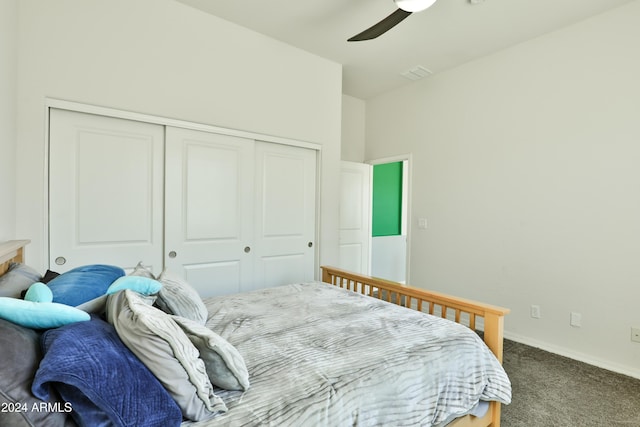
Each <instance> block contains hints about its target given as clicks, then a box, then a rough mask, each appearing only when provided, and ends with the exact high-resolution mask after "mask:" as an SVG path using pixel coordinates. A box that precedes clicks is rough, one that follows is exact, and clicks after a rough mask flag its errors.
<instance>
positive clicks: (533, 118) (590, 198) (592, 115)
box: [366, 1, 640, 377]
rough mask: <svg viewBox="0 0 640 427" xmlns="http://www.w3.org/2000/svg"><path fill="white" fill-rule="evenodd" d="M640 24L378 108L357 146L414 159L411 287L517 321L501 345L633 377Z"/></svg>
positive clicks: (631, 15) (473, 67)
mask: <svg viewBox="0 0 640 427" xmlns="http://www.w3.org/2000/svg"><path fill="white" fill-rule="evenodd" d="M639 21H640V1H635V2H632V3H629V4H627V5H625V6H622V7H620V8H619V9H615V10H613V11H610V12H608V13H605V14H603V15H600V16H598V17H595V18H592V19H590V20H587V21H584V22H582V23H579V24H577V25H575V26H572V27H569V28H566V29H563V30H561V31H557V32H554V33H551V34H548V35H546V36H543V37H539V38H537V39H534V40H531V41H529V42H526V43H523V44H521V45H518V46H516V47H513V48H511V49H508V50H505V51H502V52H500V53H497V54H495V55H492V56H490V57H486V58H484V59H480V60H478V61H475V62H472V63H468V64H466V65H464V66H461V67H458V68H457V69H454V70H451V71H449V72H446V73H442V74H440V75H434V76H432V77H430V78H429V79H427V80H423V81H421V82H417V83H415V84H412V85H410V86H407V87H405V88H403V89H400V90H397V91H395V92H391V93H388V94H384V95H382V96H380V97H378V98H376V99H373V100H371V101H370V102H368V103H367V145H366V157H367V158H368V159H375V158H380V157H386V156H393V155H397V154H400V153H412V154H413V166H414V168H413V182H412V217H413V218H420V217H424V218H427V219H428V229H426V230H419V229H418V228H417V227H416V224H414V227H413V228H412V229H413V230H414V231H413V233H412V236H411V240H410V241H411V251H410V253H411V282H412V284H413V285H415V286H421V287H428V288H432V289H437V290H440V291H446V292H449V293H452V294H458V295H461V296H466V297H469V298H475V299H480V300H483V301H486V302H490V303H494V304H498V305H502V306H506V307H510V308H511V310H512V312H511V314H510V315H509V316H508V317H507V319H506V331H507V336H509V337H511V338H514V339H518V340H520V341H524V342H528V343H530V344H534V345H539V346H541V347H543V348H547V349H550V350H553V351H556V352H559V353H562V354H565V355H569V356H571V357H575V358H579V359H582V360H586V361H588V362H590V363H594V364H599V365H601V366H604V367H608V368H610V369H614V370H618V371H620V372H624V373H627V374H630V375H634V376H637V377H640V368H639V367H638V366H639V365H638V361H639V360H640V344H637V343H632V342H631V341H630V327H631V326H640V309H639V308H638V301H640V268H638V265H639V260H640V120H639V117H640V104H639V101H638V100H640V84H638V76H640V55H638V40H640V26H639V25H638V22H639ZM391 142H392V143H391ZM532 304H537V305H539V306H540V307H541V313H542V318H540V319H532V318H531V317H530V315H529V308H530V305H532ZM571 311H575V312H579V313H581V314H582V327H581V328H575V327H571V326H570V325H569V316H570V312H571Z"/></svg>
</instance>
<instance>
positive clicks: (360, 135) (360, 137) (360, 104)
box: [341, 95, 366, 163]
mask: <svg viewBox="0 0 640 427" xmlns="http://www.w3.org/2000/svg"><path fill="white" fill-rule="evenodd" d="M365 118H366V103H365V102H364V101H363V100H362V99H359V98H354V97H353V96H349V95H342V150H341V152H342V154H341V158H342V160H348V161H350V162H359V163H362V162H364V146H365Z"/></svg>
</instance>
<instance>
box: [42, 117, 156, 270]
mask: <svg viewBox="0 0 640 427" xmlns="http://www.w3.org/2000/svg"><path fill="white" fill-rule="evenodd" d="M163 163H164V127H163V126H160V125H154V124H149V123H143V122H138V121H133V120H124V119H116V118H110V117H104V116H97V115H92V114H85V113H78V112H73V111H67V110H58V109H51V110H50V116H49V258H50V259H49V265H50V268H51V269H52V270H55V271H58V272H64V271H67V270H70V269H72V268H74V267H78V266H81V265H86V264H96V263H100V264H113V265H118V266H121V267H123V268H127V269H130V268H133V267H135V265H136V264H137V263H138V262H139V261H142V262H143V263H144V264H146V265H147V266H149V267H151V268H153V270H154V271H155V272H156V273H159V272H160V271H161V270H162V242H163V233H164V231H163V210H164V203H163V179H162V178H163V169H164V166H163Z"/></svg>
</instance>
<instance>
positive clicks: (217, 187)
mask: <svg viewBox="0 0 640 427" xmlns="http://www.w3.org/2000/svg"><path fill="white" fill-rule="evenodd" d="M253 150H254V142H253V140H249V139H244V138H237V137H233V136H227V135H220V134H216V133H209V132H201V131H195V130H189V129H181V128H173V127H167V130H166V172H165V194H166V196H165V197H166V203H165V204H166V208H165V212H166V213H165V215H166V220H165V231H166V232H165V265H166V267H167V268H169V270H171V271H172V272H173V273H176V274H178V275H180V276H182V277H184V278H185V279H186V280H187V281H188V282H189V284H191V285H192V286H193V287H195V288H196V289H197V290H198V292H199V293H200V295H203V296H209V295H222V294H229V293H235V292H241V291H245V290H247V288H248V287H249V286H250V284H251V283H252V280H253V258H252V255H253V254H252V253H251V250H252V248H251V245H252V238H253V209H254V206H253V193H254V191H253V185H254V170H253Z"/></svg>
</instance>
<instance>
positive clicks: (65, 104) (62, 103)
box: [42, 98, 323, 280]
mask: <svg viewBox="0 0 640 427" xmlns="http://www.w3.org/2000/svg"><path fill="white" fill-rule="evenodd" d="M52 108H53V109H60V110H69V111H75V112H78V113H87V114H95V115H98V116H106V117H113V118H118V119H125V120H134V121H140V122H146V123H151V124H158V125H163V126H172V127H178V128H186V129H192V130H200V131H204V132H212V133H219V134H223V135H229V136H238V137H242V138H249V139H253V140H256V141H263V142H271V143H275V144H282V145H289V146H293V147H300V148H308V149H312V150H315V151H316V224H315V236H314V241H315V242H316V250H315V268H314V274H315V276H316V277H315V278H316V280H318V279H319V277H320V276H319V275H320V273H319V271H320V251H321V248H320V231H321V229H320V222H321V217H320V212H321V208H322V206H321V200H322V197H321V191H322V187H321V182H322V181H321V178H322V176H321V170H322V154H323V152H322V145H320V144H317V143H314V142H308V141H301V140H296V139H290V138H284V137H279V136H273V135H266V134H260V133H256V132H250V131H243V130H237V129H230V128H224V127H219V126H213V125H207V124H203V123H196V122H189V121H186V120H178V119H170V118H167V117H162V116H156V115H152V114H142V113H136V112H133V111H126V110H119V109H116V108H108V107H100V106H97V105H91V104H84V103H80V102H74V101H66V100H62V99H57V98H45V100H44V120H45V129H46V132H45V135H44V165H43V167H44V176H43V179H44V183H43V184H44V186H43V188H44V205H43V206H45V207H46V209H45V211H44V216H45V218H44V226H43V229H42V233H43V237H44V239H43V242H45V244H44V245H43V254H42V259H43V260H47V263H48V262H49V259H50V252H51V245H50V240H49V220H50V218H49V197H50V194H49V126H50V119H49V112H50V110H51V109H52Z"/></svg>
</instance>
